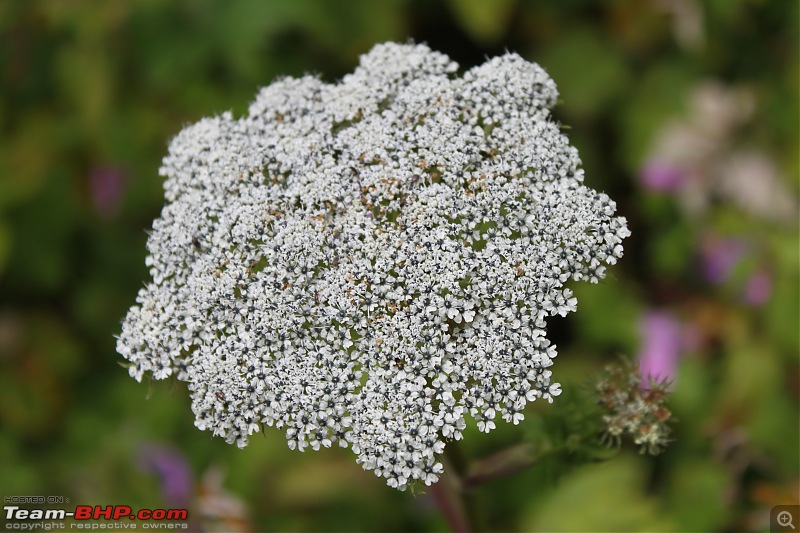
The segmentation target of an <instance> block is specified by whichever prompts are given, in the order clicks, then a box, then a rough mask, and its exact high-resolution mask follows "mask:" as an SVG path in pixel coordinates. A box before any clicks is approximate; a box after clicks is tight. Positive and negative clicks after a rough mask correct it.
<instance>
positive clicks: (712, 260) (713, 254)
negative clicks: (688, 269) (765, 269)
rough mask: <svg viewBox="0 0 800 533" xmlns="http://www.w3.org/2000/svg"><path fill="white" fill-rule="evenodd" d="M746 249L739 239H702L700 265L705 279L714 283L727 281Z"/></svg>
mask: <svg viewBox="0 0 800 533" xmlns="http://www.w3.org/2000/svg"><path fill="white" fill-rule="evenodd" d="M746 251H747V246H746V245H745V243H744V242H743V241H742V240H741V239H736V238H719V237H709V238H706V239H704V240H703V243H702V245H701V247H700V262H701V265H700V266H701V269H702V271H703V275H704V276H705V278H706V280H707V281H709V282H711V283H714V284H720V283H724V282H725V281H727V280H728V278H730V275H731V273H732V272H733V269H734V268H735V267H736V265H737V264H738V263H739V261H740V260H741V259H742V256H743V255H744V254H745V252H746Z"/></svg>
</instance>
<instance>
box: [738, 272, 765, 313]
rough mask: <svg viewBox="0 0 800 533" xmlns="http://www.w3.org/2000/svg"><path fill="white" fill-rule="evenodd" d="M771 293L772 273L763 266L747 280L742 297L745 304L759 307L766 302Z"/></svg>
mask: <svg viewBox="0 0 800 533" xmlns="http://www.w3.org/2000/svg"><path fill="white" fill-rule="evenodd" d="M771 295H772V275H770V273H769V271H768V270H767V269H765V268H760V269H758V270H757V271H756V272H755V273H754V274H753V275H751V276H750V278H749V279H748V280H747V282H746V283H745V286H744V294H743V295H742V299H743V300H744V303H746V304H747V305H752V306H754V307H760V306H762V305H764V304H765V303H767V301H768V300H769V297H770V296H771Z"/></svg>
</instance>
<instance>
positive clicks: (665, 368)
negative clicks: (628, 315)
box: [638, 311, 684, 384]
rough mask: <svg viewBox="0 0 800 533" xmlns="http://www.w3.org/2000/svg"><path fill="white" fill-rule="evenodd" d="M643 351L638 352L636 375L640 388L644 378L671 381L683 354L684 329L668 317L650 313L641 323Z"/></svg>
mask: <svg viewBox="0 0 800 533" xmlns="http://www.w3.org/2000/svg"><path fill="white" fill-rule="evenodd" d="M640 327H641V332H642V347H641V349H640V350H639V355H638V360H639V372H640V373H641V375H642V379H643V380H644V381H643V384H646V383H647V378H648V377H652V378H654V379H658V380H664V379H668V380H670V381H674V379H675V377H676V376H677V372H678V369H677V367H678V357H679V356H680V354H681V352H682V351H683V344H684V343H683V328H682V326H681V323H680V322H679V321H678V319H677V318H675V317H674V316H673V315H672V314H671V313H668V312H666V311H649V312H647V313H646V314H645V315H644V317H643V318H642V321H641V325H640Z"/></svg>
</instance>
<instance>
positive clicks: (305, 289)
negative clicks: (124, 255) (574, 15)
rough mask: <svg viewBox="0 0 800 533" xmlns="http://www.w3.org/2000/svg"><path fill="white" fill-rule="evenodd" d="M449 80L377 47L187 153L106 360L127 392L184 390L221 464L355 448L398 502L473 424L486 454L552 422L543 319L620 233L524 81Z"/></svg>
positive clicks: (281, 91) (511, 74)
mask: <svg viewBox="0 0 800 533" xmlns="http://www.w3.org/2000/svg"><path fill="white" fill-rule="evenodd" d="M456 70H457V65H456V64H455V63H453V62H452V61H451V60H450V59H449V58H448V57H447V56H445V55H442V54H440V53H437V52H433V51H431V50H430V49H429V48H427V47H426V46H423V45H400V44H393V43H387V44H382V45H378V46H376V47H375V48H373V49H372V51H370V52H369V53H368V54H366V55H365V56H363V57H362V58H361V63H360V66H359V67H358V68H357V69H356V70H355V72H354V73H353V74H350V75H348V76H346V77H345V78H344V79H343V80H342V81H341V82H340V83H338V84H333V85H331V84H325V83H323V82H321V81H320V80H319V79H317V78H315V77H310V76H309V77H304V78H301V79H283V80H280V81H278V82H276V83H273V84H272V85H270V86H269V87H266V88H264V89H262V90H261V92H260V93H259V95H258V96H257V98H256V100H255V102H254V103H253V104H252V105H251V106H250V108H249V112H248V114H247V115H246V116H244V117H242V118H240V119H234V118H233V117H232V116H231V115H230V114H228V113H226V114H223V115H222V116H219V117H215V118H208V119H204V120H201V121H200V122H198V123H197V124H194V125H192V126H190V127H187V128H186V129H184V130H183V131H182V132H181V133H180V134H179V135H178V136H177V137H176V138H175V139H174V140H173V141H172V144H171V146H170V150H169V155H168V156H167V157H166V158H165V159H164V164H163V168H162V169H161V172H162V174H163V175H164V176H166V178H167V180H166V183H165V186H164V187H165V191H166V200H167V204H166V206H165V207H164V210H163V212H162V214H161V217H160V218H159V219H157V220H156V221H155V223H154V228H153V232H152V235H151V236H150V240H149V242H148V250H149V252H150V255H149V257H148V258H147V265H148V266H149V267H150V272H151V274H152V277H153V281H152V282H151V283H149V284H148V285H147V286H146V287H145V288H143V289H142V290H141V292H140V293H139V295H138V298H137V304H138V305H136V306H134V307H133V308H131V310H130V311H129V313H128V315H127V317H126V319H125V321H124V323H123V328H122V334H121V335H120V337H119V342H118V347H117V348H118V351H119V352H120V353H121V354H122V355H123V356H124V357H125V358H126V359H128V360H129V361H130V374H131V376H133V377H134V378H136V379H137V380H140V379H141V378H142V377H143V376H144V375H145V374H150V375H152V376H153V377H154V378H155V379H163V378H166V377H168V376H170V375H173V374H175V375H177V378H178V379H180V380H183V381H186V382H187V383H188V387H189V390H190V391H191V396H192V409H193V411H194V413H195V415H196V422H195V423H196V425H197V427H199V428H200V429H208V430H210V431H212V432H213V433H214V434H215V435H219V436H222V437H224V438H225V439H226V440H227V441H228V442H230V443H233V442H236V443H237V444H238V445H239V446H245V445H246V444H247V438H248V436H249V435H251V434H252V433H253V432H256V431H258V430H259V429H260V428H261V425H262V424H266V425H269V426H273V425H274V426H277V427H279V428H284V429H285V430H286V438H287V439H288V442H289V446H290V448H297V449H299V450H301V451H302V450H304V449H306V448H307V447H311V448H312V449H314V450H317V449H319V448H320V447H328V446H331V445H332V443H338V444H339V445H340V446H344V447H347V446H348V445H349V446H351V447H352V450H353V452H354V453H355V454H356V455H357V460H358V462H359V463H360V464H362V465H363V467H364V468H365V469H368V470H373V471H374V472H375V474H376V475H378V476H383V477H385V478H386V480H387V483H388V484H389V485H390V486H392V487H397V488H399V489H403V488H405V487H406V485H407V484H408V483H410V482H412V481H414V480H421V481H422V482H424V483H425V484H431V483H433V482H435V481H436V480H437V479H438V476H439V474H440V473H441V472H442V465H441V463H440V462H439V461H438V458H439V456H440V454H441V453H442V451H443V450H444V447H445V442H447V441H449V440H454V439H455V440H457V439H460V438H461V437H462V431H463V430H464V428H465V426H466V421H465V417H466V416H467V415H469V416H471V417H473V418H474V419H475V420H476V421H477V425H478V427H479V428H480V430H481V431H485V432H488V431H490V430H492V429H493V428H494V427H495V422H496V419H497V418H498V417H499V418H502V419H504V420H506V421H508V422H513V423H514V424H517V423H519V422H520V420H522V418H523V413H522V411H523V409H524V408H525V405H526V403H527V402H530V401H533V400H536V399H537V398H544V399H545V400H547V401H550V402H552V397H553V396H557V395H558V394H559V393H560V390H559V386H558V384H555V383H552V382H551V380H550V378H551V372H550V370H549V369H548V368H549V367H550V366H551V365H552V362H553V358H554V357H555V356H556V351H555V346H553V345H551V344H550V342H549V341H548V339H547V338H546V337H545V318H546V317H547V316H550V315H556V314H558V315H562V316H564V315H566V314H567V313H568V312H570V311H574V310H575V305H576V300H575V298H573V296H572V293H571V291H570V290H569V289H567V288H564V283H565V282H566V281H567V280H568V279H570V278H572V279H575V280H580V279H587V280H590V281H592V282H596V281H597V280H598V279H599V278H602V277H603V275H604V270H605V266H604V264H613V263H615V262H616V260H617V258H618V257H620V256H621V255H622V246H621V245H620V242H621V241H622V239H623V238H624V237H626V236H627V235H628V230H627V228H626V224H625V219H623V218H620V217H617V218H614V217H613V214H614V211H615V205H614V202H613V201H611V200H610V199H609V198H608V197H607V196H606V195H604V194H601V193H598V192H595V191H593V190H591V189H589V188H587V187H585V186H584V185H582V183H581V182H582V179H583V173H582V171H581V170H580V169H579V168H578V166H579V163H580V160H579V158H578V154H577V151H576V150H575V149H574V148H573V147H571V146H570V145H569V144H568V141H567V138H566V137H565V136H564V135H563V134H562V133H561V132H560V128H559V125H558V124H557V123H555V122H553V121H552V120H551V119H550V118H549V117H550V114H549V109H550V108H551V107H552V106H553V105H554V104H555V102H556V98H557V94H558V93H557V91H556V87H555V84H554V83H553V81H552V80H551V79H550V78H549V77H548V75H547V74H546V73H545V72H544V71H543V70H542V69H541V68H540V67H539V66H537V65H534V64H531V63H529V62H527V61H525V60H523V59H522V58H521V57H519V56H518V55H515V54H507V55H505V56H503V57H498V58H495V59H492V60H490V61H488V62H486V63H485V64H484V65H481V66H479V67H476V68H474V69H472V70H470V71H468V72H466V73H465V74H464V75H463V77H458V76H457V75H456Z"/></svg>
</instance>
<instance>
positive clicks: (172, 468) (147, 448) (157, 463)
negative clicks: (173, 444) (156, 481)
mask: <svg viewBox="0 0 800 533" xmlns="http://www.w3.org/2000/svg"><path fill="white" fill-rule="evenodd" d="M139 466H140V468H141V469H142V470H144V471H145V472H152V473H155V474H157V475H158V476H159V477H160V478H161V491H162V493H163V495H164V498H165V499H166V500H167V501H168V502H169V503H170V504H174V505H180V506H186V505H188V504H189V501H190V500H191V497H192V492H193V489H192V487H193V481H192V473H191V470H190V468H189V463H188V461H187V460H186V457H184V456H183V454H181V453H180V452H178V451H177V450H176V449H174V448H170V447H167V446H161V445H157V444H145V445H143V446H142V448H141V450H140V452H139Z"/></svg>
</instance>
